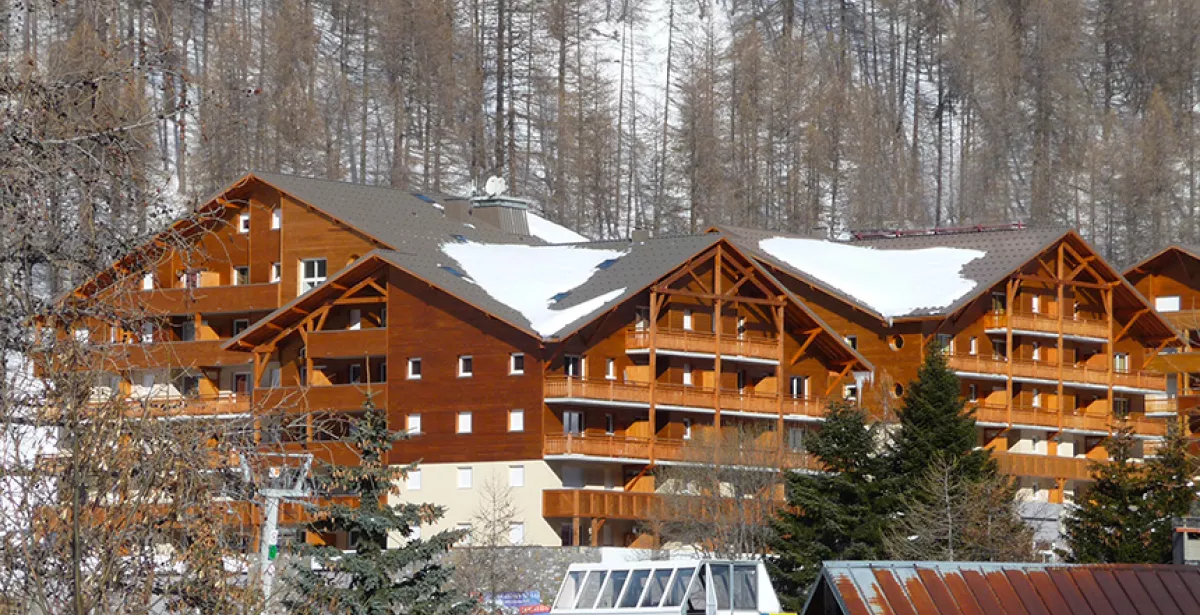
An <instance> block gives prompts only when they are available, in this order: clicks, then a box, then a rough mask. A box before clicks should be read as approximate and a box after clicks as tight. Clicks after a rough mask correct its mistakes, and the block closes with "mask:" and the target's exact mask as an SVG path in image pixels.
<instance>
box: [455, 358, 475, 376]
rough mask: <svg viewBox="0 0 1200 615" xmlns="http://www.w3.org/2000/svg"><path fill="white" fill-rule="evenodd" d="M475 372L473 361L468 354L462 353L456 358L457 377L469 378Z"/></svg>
mask: <svg viewBox="0 0 1200 615" xmlns="http://www.w3.org/2000/svg"><path fill="white" fill-rule="evenodd" d="M474 374H475V361H474V360H473V359H472V358H471V356H470V355H463V356H461V357H459V358H458V377H459V378H470V377H471V376H472V375H474Z"/></svg>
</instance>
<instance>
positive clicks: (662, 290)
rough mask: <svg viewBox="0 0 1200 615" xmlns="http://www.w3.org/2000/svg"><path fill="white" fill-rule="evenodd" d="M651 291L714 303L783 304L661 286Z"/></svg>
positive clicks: (770, 300) (774, 301)
mask: <svg viewBox="0 0 1200 615" xmlns="http://www.w3.org/2000/svg"><path fill="white" fill-rule="evenodd" d="M653 290H654V291H655V292H658V293H661V294H664V295H674V296H677V297H691V298H693V299H706V300H709V301H716V300H718V299H722V300H725V301H729V302H731V303H753V304H757V305H770V306H776V305H782V303H783V302H781V301H780V300H778V299H759V298H758V297H739V296H736V295H734V296H729V295H721V294H719V293H713V294H709V293H697V292H692V291H687V290H676V289H673V288H663V287H662V286H655V287H654V289H653Z"/></svg>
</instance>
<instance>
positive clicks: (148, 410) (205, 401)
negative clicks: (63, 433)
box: [89, 393, 250, 417]
mask: <svg viewBox="0 0 1200 615" xmlns="http://www.w3.org/2000/svg"><path fill="white" fill-rule="evenodd" d="M89 403H90V405H91V406H93V407H98V406H102V405H104V404H113V403H119V404H122V405H124V406H125V407H127V408H129V410H130V415H131V416H141V415H142V414H143V413H144V414H146V415H149V416H153V417H168V416H196V417H201V416H220V415H231V414H245V413H247V412H249V411H250V396H249V395H246V394H241V395H238V394H236V393H222V394H218V395H169V394H168V395H158V396H154V397H146V398H140V397H136V396H123V397H122V396H115V397H112V398H110V399H104V398H101V397H97V398H94V399H92V400H91V401H90V402H89Z"/></svg>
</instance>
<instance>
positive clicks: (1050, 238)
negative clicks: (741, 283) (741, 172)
mask: <svg viewBox="0 0 1200 615" xmlns="http://www.w3.org/2000/svg"><path fill="white" fill-rule="evenodd" d="M715 228H716V229H718V230H720V231H722V232H725V233H727V234H730V235H732V236H734V237H736V238H738V241H737V244H738V245H739V246H740V247H742V249H744V250H746V251H748V252H751V253H753V254H754V255H755V256H756V257H757V258H759V259H761V260H762V261H764V262H766V263H769V264H770V265H771V266H772V267H774V268H776V269H779V270H781V271H784V272H786V273H788V274H789V275H792V276H794V277H796V278H797V279H800V280H801V281H803V282H805V283H807V284H810V285H813V286H817V287H820V288H821V289H822V290H823V291H825V292H826V293H828V294H830V295H833V296H834V297H836V298H838V299H840V300H842V301H844V302H846V303H849V304H850V305H852V306H854V307H857V308H858V309H860V310H862V311H864V312H866V313H868V314H871V315H872V316H875V317H876V318H879V319H880V320H883V321H885V322H888V321H890V320H892V319H894V318H905V317H923V316H937V315H944V314H952V313H954V312H955V311H957V310H958V309H959V308H961V307H963V306H964V305H966V304H967V303H969V302H970V301H972V300H973V299H974V298H976V297H977V296H978V295H979V294H980V293H982V292H985V291H986V290H987V289H989V288H991V287H992V286H993V285H994V284H995V283H997V282H999V281H1001V280H1003V279H1004V278H1005V277H1006V276H1008V275H1009V274H1010V273H1012V272H1013V271H1015V270H1016V269H1018V268H1020V267H1021V266H1023V265H1024V264H1025V263H1028V262H1029V261H1030V260H1032V259H1033V258H1035V257H1036V256H1037V255H1038V254H1040V253H1042V252H1043V251H1045V250H1046V249H1047V248H1049V247H1050V246H1051V245H1053V244H1054V243H1055V242H1057V241H1058V240H1060V239H1062V238H1063V237H1064V236H1066V235H1068V234H1070V233H1071V231H1069V230H1065V229H1051V228H1047V229H1022V230H1006V231H984V232H976V233H955V234H945V235H910V236H904V237H895V238H885V239H866V240H858V241H854V242H836V241H829V240H824V239H814V238H811V237H802V236H799V235H788V234H785V233H779V232H773V231H765V230H759V229H746V228H738V227H723V226H718V227H715ZM781 242H782V245H781ZM764 244H765V245H764ZM787 244H791V245H787ZM780 248H783V249H780ZM787 248H792V249H790V250H788V249H787ZM833 250H836V251H833ZM917 250H921V251H925V252H924V253H921V254H920V255H918V254H914V253H913V251H917ZM805 251H808V252H811V253H812V256H811V258H796V257H795V255H796V254H797V253H800V252H805ZM789 252H790V254H789ZM914 257H917V258H914ZM947 259H957V260H956V261H955V262H953V263H952V266H951V267H950V268H948V269H947V268H943V269H941V270H939V271H937V274H938V276H936V277H934V278H930V277H928V276H927V275H926V274H927V271H926V270H928V269H930V268H931V267H933V266H935V265H937V264H938V263H942V262H945V261H946V260H947ZM851 260H861V262H862V263H864V265H866V266H870V267H872V268H874V269H875V273H876V275H873V276H871V277H869V278H864V277H862V276H861V275H860V276H857V277H854V276H839V275H837V272H838V268H839V267H843V266H845V267H850V266H852V265H853V263H849V262H847V261H851ZM818 265H819V266H818ZM953 265H960V266H957V267H956V266H953ZM952 269H957V271H952ZM857 273H859V274H861V271H858V272H857ZM953 274H956V275H957V276H958V278H960V279H959V280H946V279H945V278H947V277H949V276H950V275H953ZM923 276H924V277H923ZM896 280H900V281H903V282H909V281H911V282H912V285H913V286H914V288H912V291H911V292H912V293H913V294H912V296H911V297H905V298H903V299H904V300H902V301H900V302H889V304H883V303H882V302H881V301H880V300H879V298H878V295H877V294H874V293H871V292H870V290H871V288H872V287H874V286H878V285H880V284H881V283H887V282H894V281H896ZM947 282H951V285H950V286H947ZM930 283H933V284H936V285H938V286H940V287H943V288H944V289H945V292H942V293H940V295H941V296H940V300H939V299H934V298H930V297H928V293H929V290H930V289H929V288H928V284H930ZM922 302H930V303H931V304H929V305H922ZM939 303H940V305H939Z"/></svg>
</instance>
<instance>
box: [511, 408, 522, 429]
mask: <svg viewBox="0 0 1200 615" xmlns="http://www.w3.org/2000/svg"><path fill="white" fill-rule="evenodd" d="M508 430H509V431H525V411H524V410H509V411H508Z"/></svg>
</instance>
